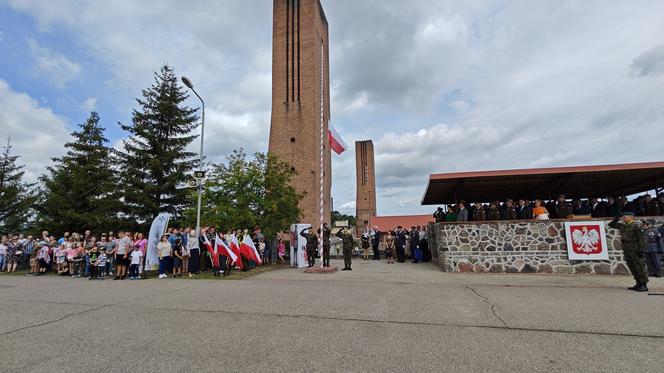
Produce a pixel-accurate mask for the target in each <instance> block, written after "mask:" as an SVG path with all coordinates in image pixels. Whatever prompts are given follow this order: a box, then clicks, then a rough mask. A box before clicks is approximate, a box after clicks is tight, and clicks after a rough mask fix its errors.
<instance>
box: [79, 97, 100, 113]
mask: <svg viewBox="0 0 664 373" xmlns="http://www.w3.org/2000/svg"><path fill="white" fill-rule="evenodd" d="M95 107H97V97H88V98H86V99H85V100H84V101H83V102H82V103H81V108H82V109H84V110H86V111H93V110H94V109H95Z"/></svg>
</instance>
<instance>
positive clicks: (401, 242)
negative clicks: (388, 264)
mask: <svg viewBox="0 0 664 373" xmlns="http://www.w3.org/2000/svg"><path fill="white" fill-rule="evenodd" d="M395 234H396V239H395V241H396V246H397V262H399V263H403V262H405V261H406V231H404V230H403V228H402V227H401V226H398V227H397V230H396V232H395Z"/></svg>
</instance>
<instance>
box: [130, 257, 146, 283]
mask: <svg viewBox="0 0 664 373" xmlns="http://www.w3.org/2000/svg"><path fill="white" fill-rule="evenodd" d="M129 255H130V256H131V263H130V264H129V279H130V280H138V267H139V266H140V265H141V257H142V256H143V253H142V252H141V250H134V251H132V252H131V254H129Z"/></svg>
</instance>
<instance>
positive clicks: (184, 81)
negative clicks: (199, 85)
mask: <svg viewBox="0 0 664 373" xmlns="http://www.w3.org/2000/svg"><path fill="white" fill-rule="evenodd" d="M181 80H182V83H184V85H186V86H187V87H189V89H194V85H193V84H191V80H189V79H188V78H187V77H186V76H183V77H182V78H181Z"/></svg>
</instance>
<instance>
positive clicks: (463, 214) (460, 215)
mask: <svg viewBox="0 0 664 373" xmlns="http://www.w3.org/2000/svg"><path fill="white" fill-rule="evenodd" d="M457 206H458V209H459V211H457V218H456V221H468V209H467V208H466V203H465V202H464V201H461V202H459V204H458V205H457Z"/></svg>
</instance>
